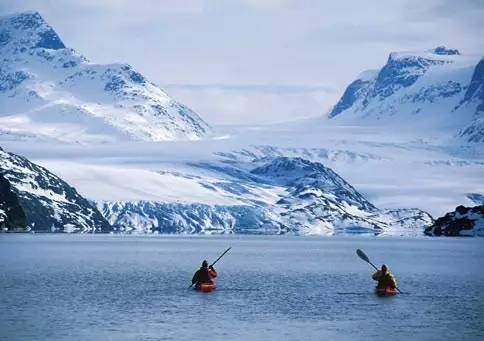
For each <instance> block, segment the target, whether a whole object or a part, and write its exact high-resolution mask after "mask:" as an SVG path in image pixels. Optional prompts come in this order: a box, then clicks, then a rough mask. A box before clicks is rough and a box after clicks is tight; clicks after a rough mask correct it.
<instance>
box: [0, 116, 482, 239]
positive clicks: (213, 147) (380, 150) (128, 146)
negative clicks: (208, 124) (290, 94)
mask: <svg viewBox="0 0 484 341" xmlns="http://www.w3.org/2000/svg"><path fill="white" fill-rule="evenodd" d="M217 133H218V134H217V135H216V136H219V137H215V138H213V139H207V140H203V141H197V142H187V141H178V142H165V143H132V142H130V143H117V144H83V145H72V144H71V145H66V144H51V143H36V144H35V145H32V144H31V143H28V142H25V141H24V142H22V141H4V142H2V144H3V146H4V148H5V149H7V150H9V151H15V153H19V154H21V155H24V156H26V157H27V158H28V159H30V160H31V161H34V162H36V163H38V164H40V165H42V166H44V167H46V168H47V169H49V170H50V171H52V172H53V173H54V174H57V175H59V176H60V177H61V178H63V179H64V180H66V181H67V182H68V183H69V184H71V185H73V186H74V187H75V188H76V189H77V190H78V192H79V193H80V194H82V195H83V196H84V197H86V198H88V199H91V200H93V201H95V202H96V205H97V207H98V209H99V210H100V211H101V213H103V215H104V216H105V217H106V218H107V219H108V221H109V222H110V223H111V224H114V225H117V226H118V227H121V228H122V229H124V230H135V231H161V232H170V233H173V232H179V233H191V232H204V233H227V232H244V231H245V232H247V231H248V232H253V233H284V232H291V231H292V232H294V231H296V232H298V233H303V234H308V233H309V234H334V233H347V232H350V233H351V232H369V233H377V234H378V233H392V234H394V233H396V234H406V235H408V234H410V235H419V234H421V233H422V232H423V228H424V225H428V224H429V223H430V220H429V218H428V217H427V216H426V215H425V213H424V212H428V213H430V214H431V215H432V216H434V217H438V216H440V215H443V214H444V213H445V212H447V211H452V210H453V209H454V208H455V207H456V206H458V205H460V204H464V205H466V204H467V205H469V204H471V203H472V202H471V200H470V199H469V198H468V197H467V196H466V195H467V194H469V193H484V184H483V182H482V179H483V178H484V161H483V160H484V158H483V151H482V148H480V146H469V145H466V146H457V145H454V146H453V147H449V146H448V145H442V144H439V142H438V141H435V140H430V139H423V138H421V137H419V136H418V135H417V136H414V135H412V134H411V133H407V134H405V133H401V134H399V135H396V136H395V135H394V134H392V133H391V132H388V131H385V130H383V129H381V128H372V127H356V126H338V125H337V124H327V125H319V122H317V121H316V122H315V121H306V122H299V123H294V124H286V125H279V126H262V127H260V126H259V127H220V128H219V129H218V130H217ZM319 164H321V165H324V166H326V167H329V168H330V169H332V170H334V172H336V173H337V175H336V177H338V178H339V176H341V177H342V179H344V180H343V181H344V185H343V187H338V186H333V187H338V188H337V191H338V192H337V193H336V192H334V191H333V192H332V190H333V189H334V188H333V189H332V188H330V187H331V183H332V182H331V181H334V179H332V180H331V181H330V182H328V181H325V182H324V184H321V183H319V184H317V183H315V182H314V180H317V179H314V178H311V182H309V183H308V182H307V179H305V180H304V167H306V166H309V167H310V168H311V167H315V165H319ZM264 167H266V168H264ZM268 167H269V168H268ZM294 167H302V168H301V169H298V170H297V171H296V173H297V176H296V178H297V181H299V182H300V181H304V184H303V185H309V186H306V187H304V188H298V187H297V185H298V184H299V185H301V183H293V182H294V181H293V180H295V178H292V176H293V175H291V169H292V168H294ZM317 167H319V166H316V168H317ZM309 173H310V174H313V173H314V172H313V171H312V170H311V171H310V172H309ZM326 175H327V174H326V171H325V170H323V171H322V173H319V175H318V177H321V176H326ZM338 175H339V176H338ZM301 179H303V180H301ZM350 184H351V185H350ZM321 186H322V187H321ZM346 186H350V188H347V187H346ZM345 187H346V192H345V191H343V192H341V188H343V189H344V188H345ZM304 191H306V192H304ZM318 191H319V192H318ZM348 193H350V194H351V195H352V194H354V195H355V196H356V197H352V198H350V199H348V200H346V201H345V203H342V200H341V199H342V198H344V197H345V196H348V195H349V194H348ZM355 193H356V194H355ZM304 194H307V195H304ZM332 194H334V196H333V197H331V195H332ZM359 195H361V196H362V197H361V198H360V197H359ZM328 200H329V201H328ZM347 204H349V205H348V206H347V207H340V205H347ZM315 206H316V209H312V208H314V207H315ZM321 208H323V209H322V210H321ZM328 208H329V211H330V212H328ZM374 208H375V209H376V208H378V210H377V211H378V213H376V212H377V211H374ZM415 208H418V209H420V210H422V211H424V212H421V211H418V210H408V209H415ZM402 209H407V210H402ZM335 212H336V213H335ZM348 215H352V217H349V218H348V219H346V220H345V219H341V217H342V216H345V217H347V216H348ZM321 217H324V218H323V219H321ZM396 221H399V224H394V223H395V222H396ZM369 222H370V223H369ZM402 222H404V223H403V224H402Z"/></svg>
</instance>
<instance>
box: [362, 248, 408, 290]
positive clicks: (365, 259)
mask: <svg viewBox="0 0 484 341" xmlns="http://www.w3.org/2000/svg"><path fill="white" fill-rule="evenodd" d="M356 254H357V255H358V257H360V258H361V259H363V260H364V261H365V262H367V263H368V264H370V265H371V266H372V267H374V268H375V270H377V271H378V270H380V269H378V268H377V267H376V266H375V264H373V263H372V262H371V261H370V258H368V256H367V255H366V253H364V252H363V251H362V250H360V249H358V250H356ZM396 289H397V291H398V292H399V293H400V294H401V293H402V292H401V291H400V289H398V288H396Z"/></svg>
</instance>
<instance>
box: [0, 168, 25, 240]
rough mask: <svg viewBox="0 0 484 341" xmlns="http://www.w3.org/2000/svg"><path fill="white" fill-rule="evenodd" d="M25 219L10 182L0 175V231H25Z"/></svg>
mask: <svg viewBox="0 0 484 341" xmlns="http://www.w3.org/2000/svg"><path fill="white" fill-rule="evenodd" d="M26 228H27V217H26V216H25V212H24V210H23V208H22V206H20V203H19V200H18V197H17V195H16V194H15V193H14V192H13V191H12V187H11V186H10V182H8V180H7V179H5V177H4V176H3V174H0V231H15V232H19V231H26Z"/></svg>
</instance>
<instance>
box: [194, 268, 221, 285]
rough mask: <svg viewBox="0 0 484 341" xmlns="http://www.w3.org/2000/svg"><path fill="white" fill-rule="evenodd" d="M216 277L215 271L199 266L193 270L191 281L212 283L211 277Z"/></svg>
mask: <svg viewBox="0 0 484 341" xmlns="http://www.w3.org/2000/svg"><path fill="white" fill-rule="evenodd" d="M215 277H217V271H215V270H214V269H209V268H200V269H198V270H197V272H195V274H194V275H193V278H192V283H193V284H195V283H213V281H212V279H213V278H215Z"/></svg>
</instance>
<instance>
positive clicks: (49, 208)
mask: <svg viewBox="0 0 484 341" xmlns="http://www.w3.org/2000/svg"><path fill="white" fill-rule="evenodd" d="M0 172H1V173H3V176H4V177H5V179H7V180H8V182H9V183H10V185H11V188H12V192H13V193H15V195H16V196H17V197H18V201H19V203H20V205H21V206H22V208H23V211H24V212H25V215H26V216H27V224H28V225H29V228H30V229H31V230H33V231H40V232H51V231H52V232H56V231H59V232H109V231H110V230H111V226H110V225H109V223H108V222H107V221H106V220H105V219H104V218H103V216H102V215H101V214H100V213H99V211H98V210H97V209H96V208H95V207H94V206H93V205H92V204H91V203H90V202H89V201H87V200H86V199H84V198H83V197H82V196H80V195H79V194H78V193H77V191H76V190H75V189H74V188H73V187H71V186H69V185H68V184H67V183H66V182H64V181H63V180H62V179H60V178H59V177H57V176H56V175H54V174H52V173H51V172H49V171H48V170H47V169H45V168H43V167H40V166H38V165H36V164H34V163H32V162H30V161H29V160H27V159H25V158H23V157H21V156H18V155H15V154H12V153H8V152H5V151H4V150H2V149H1V148H0Z"/></svg>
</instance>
